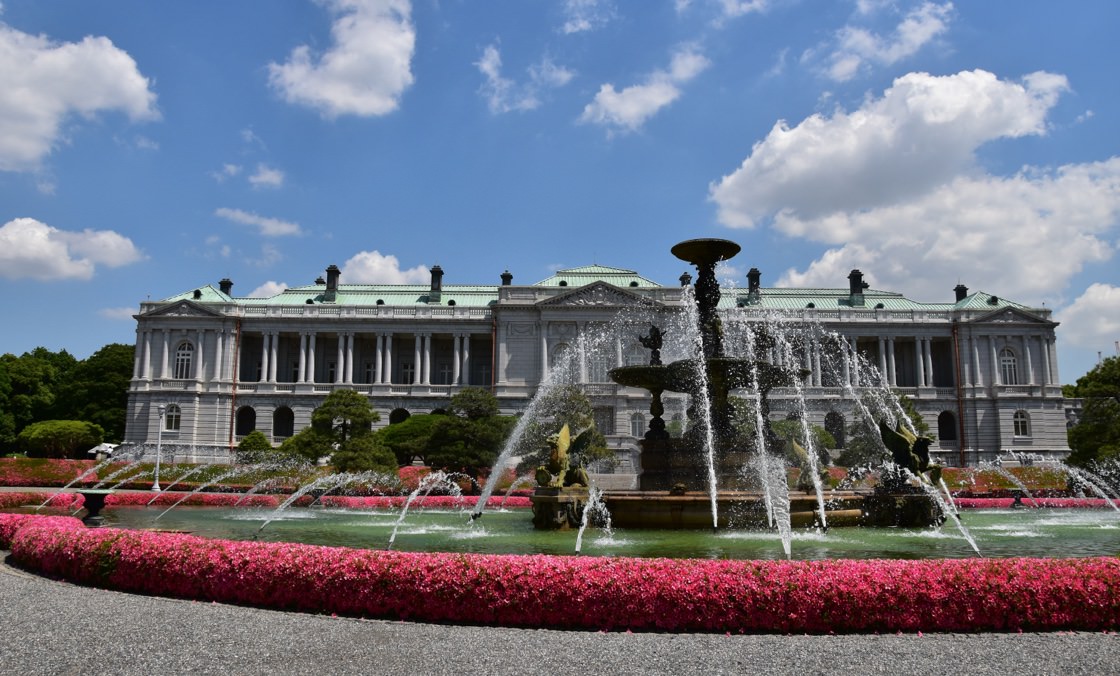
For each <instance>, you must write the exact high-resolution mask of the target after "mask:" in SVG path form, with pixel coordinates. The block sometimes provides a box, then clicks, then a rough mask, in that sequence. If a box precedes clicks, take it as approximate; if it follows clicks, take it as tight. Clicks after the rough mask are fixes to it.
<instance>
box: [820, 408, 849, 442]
mask: <svg viewBox="0 0 1120 676" xmlns="http://www.w3.org/2000/svg"><path fill="white" fill-rule="evenodd" d="M824 431H825V432H828V433H829V434H831V435H832V438H833V439H835V440H836V448H844V441H845V438H846V437H845V435H844V416H843V415H842V414H840V413H837V412H836V411H830V412H829V413H828V414H827V415H825V417H824Z"/></svg>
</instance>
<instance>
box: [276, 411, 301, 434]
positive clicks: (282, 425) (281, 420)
mask: <svg viewBox="0 0 1120 676" xmlns="http://www.w3.org/2000/svg"><path fill="white" fill-rule="evenodd" d="M295 420H296V417H295V414H293V413H292V409H290V408H288V407H287V406H281V407H280V408H278V409H276V410H275V411H273V413H272V436H273V437H274V438H276V439H287V438H288V437H290V436H292V434H293V433H294V432H295Z"/></svg>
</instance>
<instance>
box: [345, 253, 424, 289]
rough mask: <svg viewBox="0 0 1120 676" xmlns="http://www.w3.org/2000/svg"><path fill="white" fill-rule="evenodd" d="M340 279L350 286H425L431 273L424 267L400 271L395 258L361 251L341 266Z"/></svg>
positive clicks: (418, 266)
mask: <svg viewBox="0 0 1120 676" xmlns="http://www.w3.org/2000/svg"><path fill="white" fill-rule="evenodd" d="M342 278H343V279H345V280H346V281H347V282H349V283H352V284H426V283H428V282H429V281H431V271H430V270H428V268H427V266H425V265H417V266H416V267H414V268H409V269H407V270H402V269H401V264H400V261H399V260H397V257H396V256H393V255H391V254H390V255H383V254H382V253H381V252H379V251H362V252H359V253H358V254H356V255H355V256H353V257H352V258H351V259H350V260H348V261H346V263H345V264H344V265H343V266H342Z"/></svg>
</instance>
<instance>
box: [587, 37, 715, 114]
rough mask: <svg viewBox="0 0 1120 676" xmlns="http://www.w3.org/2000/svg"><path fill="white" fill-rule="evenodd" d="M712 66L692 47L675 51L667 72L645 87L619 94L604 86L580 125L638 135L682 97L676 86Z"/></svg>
mask: <svg viewBox="0 0 1120 676" xmlns="http://www.w3.org/2000/svg"><path fill="white" fill-rule="evenodd" d="M709 65H711V62H710V61H709V60H708V59H707V58H706V57H705V56H704V55H702V54H700V53H699V52H698V51H696V48H695V47H693V46H685V47H682V48H680V49H678V50H677V51H676V52H675V53H674V54H673V57H672V61H671V62H670V65H669V69H668V70H657V71H654V72H653V73H651V74H650V75H649V76H648V77H647V78H646V82H645V84H641V85H632V86H630V87H627V88H625V89H623V90H622V91H618V90H616V89H615V88H614V85H613V84H604V85H603V86H602V87H600V88H599V92H598V93H597V94H596V95H595V100H594V101H592V102H591V103H589V104H587V106H586V107H584V109H583V114H582V115H580V118H579V121H580V122H585V123H592V124H598V125H602V126H604V127H607V129H608V130H610V131H611V132H614V131H620V132H631V131H637V130H638V129H640V128H641V126H642V125H643V124H645V122H646V120H648V119H649V118H651V117H653V115H655V114H656V113H657V112H658V111H659V110H661V109H662V108H664V107H665V106H667V105H669V104H670V103H672V102H673V101H676V100H677V98H679V97H680V95H681V90H680V88H679V87H678V85H683V84H685V83H686V82H688V81H689V80H691V79H693V78H694V77H696V76H697V75H699V74H700V73H701V72H703V71H704V69H705V68H707V67H708V66H709Z"/></svg>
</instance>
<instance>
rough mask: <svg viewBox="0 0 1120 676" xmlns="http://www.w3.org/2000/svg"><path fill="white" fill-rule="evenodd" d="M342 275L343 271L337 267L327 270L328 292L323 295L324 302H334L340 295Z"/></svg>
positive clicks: (333, 266)
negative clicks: (339, 286)
mask: <svg viewBox="0 0 1120 676" xmlns="http://www.w3.org/2000/svg"><path fill="white" fill-rule="evenodd" d="M340 275H342V271H341V270H339V269H338V266H337V265H332V266H330V267H329V268H327V291H326V293H324V294H323V300H324V301H326V302H328V303H333V302H334V300H335V298H336V296H337V294H338V278H339V276H340Z"/></svg>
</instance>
